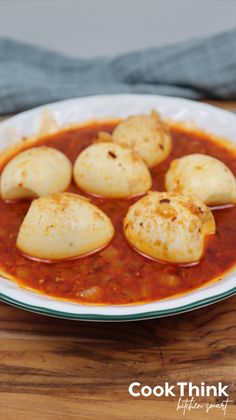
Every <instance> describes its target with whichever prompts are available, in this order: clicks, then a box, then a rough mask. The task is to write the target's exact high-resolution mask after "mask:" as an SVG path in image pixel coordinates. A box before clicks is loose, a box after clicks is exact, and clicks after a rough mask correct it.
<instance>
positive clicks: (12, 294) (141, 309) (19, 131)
mask: <svg viewBox="0 0 236 420" xmlns="http://www.w3.org/2000/svg"><path fill="white" fill-rule="evenodd" d="M46 107H47V109H48V110H50V112H51V113H52V114H53V116H54V118H55V120H56V122H57V124H58V127H59V128H61V127H63V126H64V125H68V124H70V123H75V124H76V123H78V124H80V123H82V122H84V121H87V120H90V119H105V120H106V119H109V118H115V117H118V118H119V117H126V116H127V115H130V114H137V113H140V112H148V111H150V109H156V110H158V111H159V112H160V113H161V114H162V115H163V116H164V117H165V118H171V119H172V120H174V121H178V122H184V123H190V124H194V125H196V126H197V127H199V128H200V129H203V130H205V131H207V132H210V133H212V134H215V135H218V136H222V137H225V138H227V139H229V140H231V141H232V142H233V143H235V144H236V117H235V115H233V114H232V113H230V112H227V111H223V110H219V109H217V108H214V107H212V106H209V105H205V104H201V103H196V102H193V101H189V100H185V99H179V98H170V97H161V96H153V95H111V96H94V97H86V98H78V99H72V100H67V101H62V102H58V103H54V104H50V105H47V106H46ZM44 108H45V107H39V108H36V109H34V110H32V111H28V112H24V113H22V114H19V115H17V116H15V117H13V118H10V119H8V120H6V121H5V122H3V123H1V124H0V150H1V149H3V148H5V147H6V146H8V145H9V142H11V143H12V142H13V143H16V142H19V141H21V138H22V137H25V136H32V135H34V134H37V130H38V125H39V121H40V117H41V114H42V110H43V109H44ZM235 293H236V274H235V273H234V272H233V273H231V274H229V275H227V276H226V277H225V278H224V279H222V280H221V281H219V282H216V283H215V284H211V285H208V286H207V285H206V286H205V287H202V288H200V289H197V290H195V291H192V292H190V293H187V294H185V295H183V296H180V297H176V298H169V299H166V300H162V301H156V302H152V303H147V304H143V305H140V304H139V305H124V306H122V305H120V306H119V305H112V306H111V305H104V306H96V305H80V304H78V303H70V302H65V301H62V300H59V299H54V298H51V297H47V296H44V295H40V294H37V293H34V292H30V291H27V290H25V289H23V288H20V287H19V286H18V285H17V284H16V283H14V282H12V281H8V280H6V279H4V278H1V279H0V299H1V300H2V301H4V302H7V303H10V304H12V305H15V306H17V307H20V308H24V309H27V310H30V311H34V312H38V313H41V314H45V315H51V316H55V317H62V318H70V319H78V320H79V319H80V320H95V321H116V320H117V321H123V320H138V319H146V318H155V317H162V316H167V315H172V314H178V313H181V312H186V311H190V310H193V309H196V308H199V307H202V306H205V305H208V304H211V303H215V302H217V301H220V300H222V299H225V298H226V297H228V296H231V295H233V294H235Z"/></svg>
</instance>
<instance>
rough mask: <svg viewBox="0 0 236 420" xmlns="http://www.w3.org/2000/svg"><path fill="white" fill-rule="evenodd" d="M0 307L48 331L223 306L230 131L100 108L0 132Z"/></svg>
mask: <svg viewBox="0 0 236 420" xmlns="http://www.w3.org/2000/svg"><path fill="white" fill-rule="evenodd" d="M0 150H1V152H0V191H1V197H0V274H1V278H0V299H1V300H2V301H4V302H6V303H9V304H12V305H15V306H17V307H20V308H23V309H26V310H29V311H33V312H37V313H41V314H45V315H50V316H55V317H62V318H69V319H77V320H91V321H128V320H130V321H131V320H139V319H147V318H155V317H163V316H167V315H174V314H179V313H182V312H186V311H190V310H193V309H196V308H200V307H203V306H205V305H208V304H212V303H215V302H218V301H220V300H222V299H225V298H227V297H229V296H231V295H233V294H234V293H235V292H236V271H235V267H236V246H235V237H236V223H235V220H236V206H235V204H236V179H235V176H236V117H235V115H233V114H232V113H230V112H227V111H223V110H220V109H217V108H214V107H212V106H210V105H207V104H202V103H197V102H193V101H189V100H185V99H180V98H172V97H161V96H154V95H126V94H125V95H123V94H122V95H109V96H91V97H86V98H78V99H77V98H76V99H71V100H66V101H62V102H58V103H54V104H49V105H46V106H42V107H39V108H36V109H33V110H31V111H27V112H23V113H21V114H18V115H17V116H15V117H12V118H9V119H8V120H6V121H4V122H2V123H1V124H0Z"/></svg>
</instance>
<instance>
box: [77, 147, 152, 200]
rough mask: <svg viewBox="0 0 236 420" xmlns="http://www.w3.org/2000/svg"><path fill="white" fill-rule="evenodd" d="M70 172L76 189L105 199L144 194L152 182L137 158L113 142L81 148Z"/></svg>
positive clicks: (142, 163)
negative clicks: (72, 174)
mask: <svg viewBox="0 0 236 420" xmlns="http://www.w3.org/2000/svg"><path fill="white" fill-rule="evenodd" d="M73 172H74V179H75V182H76V184H77V185H78V187H79V188H81V189H82V190H84V191H86V192H88V193H90V194H94V195H98V196H103V197H107V198H121V197H132V196H136V195H139V194H144V193H146V192H147V191H148V190H149V188H150V187H151V183H152V180H151V175H150V172H149V170H148V168H147V166H146V164H145V163H144V161H143V160H142V159H141V157H140V156H139V155H137V154H136V153H135V152H133V151H132V150H130V149H129V148H127V147H126V146H121V145H119V144H115V143H113V142H105V143H95V144H93V145H92V146H89V147H87V148H86V149H84V150H83V151H82V153H80V155H79V156H78V158H77V159H76V162H75V165H74V169H73Z"/></svg>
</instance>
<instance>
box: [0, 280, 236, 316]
mask: <svg viewBox="0 0 236 420" xmlns="http://www.w3.org/2000/svg"><path fill="white" fill-rule="evenodd" d="M234 294H236V286H235V287H233V288H232V289H230V290H227V292H224V293H220V294H218V295H216V296H211V297H208V298H206V299H201V300H199V301H196V302H193V303H189V304H187V305H184V306H180V307H178V308H173V309H164V310H160V311H151V312H144V313H136V314H131V315H99V314H97V315H96V314H95V315H94V314H87V315H81V314H72V313H67V312H63V311H56V310H53V309H49V308H42V307H39V306H34V305H29V304H25V303H22V302H20V301H18V300H15V299H12V298H10V297H8V296H6V295H4V294H2V293H1V295H0V300H1V301H2V302H5V303H8V304H10V305H12V306H15V307H17V308H20V309H25V310H27V311H30V312H35V313H37V314H41V315H48V316H52V317H57V318H65V319H75V320H81V321H136V320H141V319H149V318H161V317H164V316H170V315H177V314H179V313H183V312H187V311H192V310H194V309H199V308H202V307H204V306H206V305H210V304H211V305H212V304H214V303H217V302H219V301H221V300H224V299H226V298H228V297H230V296H233V295H234Z"/></svg>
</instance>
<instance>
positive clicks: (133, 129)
mask: <svg viewBox="0 0 236 420" xmlns="http://www.w3.org/2000/svg"><path fill="white" fill-rule="evenodd" d="M112 138H113V141H114V142H115V143H118V144H125V145H126V146H128V147H130V148H132V149H133V150H134V151H135V152H136V153H139V155H140V156H141V157H142V158H143V160H144V161H145V162H146V164H147V165H148V167H150V168H151V167H153V166H156V165H158V164H159V163H161V162H162V161H163V160H165V159H166V158H167V157H168V156H169V154H170V152H171V148H172V140H171V136H170V133H169V129H168V127H167V125H166V123H165V122H164V121H162V119H161V117H160V115H159V114H158V113H157V112H156V111H152V112H151V113H150V114H149V115H145V114H140V115H134V116H130V117H128V118H127V119H125V120H124V121H122V122H121V123H120V124H118V126H117V127H116V128H115V130H114V131H113V134H112Z"/></svg>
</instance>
